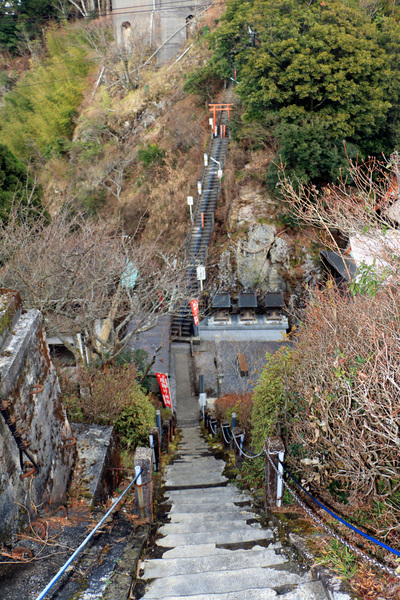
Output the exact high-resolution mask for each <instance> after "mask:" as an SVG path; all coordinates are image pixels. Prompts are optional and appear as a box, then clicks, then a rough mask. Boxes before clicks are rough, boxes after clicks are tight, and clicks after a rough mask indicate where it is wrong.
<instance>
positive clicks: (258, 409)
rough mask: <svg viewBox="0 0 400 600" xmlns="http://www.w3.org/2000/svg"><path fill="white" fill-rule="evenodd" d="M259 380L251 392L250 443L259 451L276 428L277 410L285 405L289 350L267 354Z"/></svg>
mask: <svg viewBox="0 0 400 600" xmlns="http://www.w3.org/2000/svg"><path fill="white" fill-rule="evenodd" d="M267 359H268V362H267V365H266V366H265V368H264V370H263V372H262V374H261V377H260V380H259V382H258V384H257V386H256V388H255V390H254V394H253V412H252V415H251V423H252V444H253V447H254V448H255V449H256V451H257V452H259V451H260V450H261V449H262V447H263V446H264V442H265V438H266V437H269V436H271V435H273V434H274V433H275V432H276V430H277V423H278V416H279V412H280V411H281V410H282V409H283V408H284V405H285V389H284V380H285V374H286V371H287V369H288V368H289V366H290V352H289V351H288V350H287V349H286V348H284V349H283V350H281V351H280V352H277V353H276V354H274V355H273V356H269V355H267Z"/></svg>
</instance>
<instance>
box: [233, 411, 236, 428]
mask: <svg viewBox="0 0 400 600" xmlns="http://www.w3.org/2000/svg"><path fill="white" fill-rule="evenodd" d="M235 427H237V418H236V413H235V412H233V413H232V429H234V428H235Z"/></svg>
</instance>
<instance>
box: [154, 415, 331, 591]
mask: <svg viewBox="0 0 400 600" xmlns="http://www.w3.org/2000/svg"><path fill="white" fill-rule="evenodd" d="M182 435H183V437H182V441H181V443H180V447H179V454H178V456H177V457H176V459H175V461H174V463H173V464H172V465H170V466H169V467H168V469H167V472H166V481H165V484H166V494H167V496H168V503H169V504H170V505H171V509H170V513H169V517H170V522H169V523H167V524H166V525H164V526H163V527H162V528H161V529H160V533H162V534H163V536H164V537H163V538H161V539H160V540H159V541H158V545H159V547H160V548H159V550H160V551H161V550H162V549H164V548H165V552H164V553H163V556H162V558H157V559H151V560H146V561H145V562H144V564H143V568H144V575H143V579H144V580H146V581H147V582H148V583H147V586H146V592H145V594H144V596H143V600H150V599H157V600H182V599H187V600H271V599H272V598H278V597H279V598H280V599H281V600H327V598H328V597H327V595H326V594H325V591H324V588H323V586H322V584H321V583H320V582H313V581H312V580H311V577H310V574H309V573H308V572H303V571H301V569H300V567H299V565H297V563H294V562H291V561H289V560H288V559H287V558H286V557H285V555H284V553H283V548H282V546H281V544H280V543H279V542H278V541H277V540H276V539H275V537H274V532H273V530H272V529H263V528H261V526H260V524H259V522H258V519H257V515H256V514H254V513H253V512H252V510H251V503H250V498H249V496H248V495H247V494H245V493H243V492H240V491H239V490H238V489H237V488H236V487H235V486H234V485H232V484H229V483H228V480H227V479H226V478H225V477H224V476H223V475H222V471H223V469H224V466H225V463H224V462H223V461H221V460H217V459H216V458H214V457H213V456H212V454H211V453H210V452H209V450H208V447H207V445H206V443H205V442H204V441H203V439H202V438H201V436H200V430H199V428H195V427H193V428H188V429H184V430H183V432H182Z"/></svg>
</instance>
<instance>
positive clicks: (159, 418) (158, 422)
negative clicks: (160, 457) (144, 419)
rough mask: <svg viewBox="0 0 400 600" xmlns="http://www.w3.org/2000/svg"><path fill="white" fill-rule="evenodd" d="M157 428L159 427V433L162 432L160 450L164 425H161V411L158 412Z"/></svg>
mask: <svg viewBox="0 0 400 600" xmlns="http://www.w3.org/2000/svg"><path fill="white" fill-rule="evenodd" d="M156 427H158V431H159V432H160V448H161V443H162V429H161V427H162V424H161V411H160V410H156Z"/></svg>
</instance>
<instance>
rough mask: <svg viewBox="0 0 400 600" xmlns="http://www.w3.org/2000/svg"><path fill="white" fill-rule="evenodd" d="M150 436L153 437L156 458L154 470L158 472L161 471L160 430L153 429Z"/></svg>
mask: <svg viewBox="0 0 400 600" xmlns="http://www.w3.org/2000/svg"><path fill="white" fill-rule="evenodd" d="M149 434H150V435H152V436H153V444H154V448H153V457H154V469H155V470H156V471H160V470H161V444H160V430H159V429H158V427H151V428H150V430H149Z"/></svg>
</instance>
